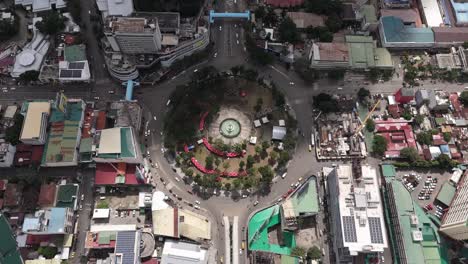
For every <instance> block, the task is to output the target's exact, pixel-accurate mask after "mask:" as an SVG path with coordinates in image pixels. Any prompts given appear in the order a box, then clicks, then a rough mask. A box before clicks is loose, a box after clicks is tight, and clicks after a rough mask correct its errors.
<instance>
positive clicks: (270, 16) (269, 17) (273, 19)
mask: <svg viewBox="0 0 468 264" xmlns="http://www.w3.org/2000/svg"><path fill="white" fill-rule="evenodd" d="M277 22H278V16H277V15H276V14H275V11H274V10H273V9H271V8H268V9H267V13H266V15H265V17H264V18H263V23H265V25H266V26H269V27H271V26H273V25H276V23H277Z"/></svg>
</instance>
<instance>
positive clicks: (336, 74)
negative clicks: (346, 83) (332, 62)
mask: <svg viewBox="0 0 468 264" xmlns="http://www.w3.org/2000/svg"><path fill="white" fill-rule="evenodd" d="M345 73H346V72H345V70H342V69H334V70H330V71H328V78H329V79H332V80H342V79H343V78H344V75H345Z"/></svg>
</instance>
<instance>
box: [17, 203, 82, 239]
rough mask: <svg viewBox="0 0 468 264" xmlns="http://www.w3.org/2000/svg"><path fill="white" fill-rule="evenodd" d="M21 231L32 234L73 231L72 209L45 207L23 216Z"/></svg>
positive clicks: (58, 233)
mask: <svg viewBox="0 0 468 264" xmlns="http://www.w3.org/2000/svg"><path fill="white" fill-rule="evenodd" d="M22 231H23V232H24V233H26V234H33V235H60V234H71V233H73V209H71V208H58V207H52V208H46V209H42V210H39V211H36V212H35V213H34V215H32V216H26V217H25V218H24V223H23V229H22Z"/></svg>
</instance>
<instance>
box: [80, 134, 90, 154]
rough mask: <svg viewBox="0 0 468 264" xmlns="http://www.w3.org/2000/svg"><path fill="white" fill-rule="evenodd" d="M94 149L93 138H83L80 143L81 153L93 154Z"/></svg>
mask: <svg viewBox="0 0 468 264" xmlns="http://www.w3.org/2000/svg"><path fill="white" fill-rule="evenodd" d="M92 148H93V138H90V137H89V138H82V139H81V142H80V153H88V152H91V150H92Z"/></svg>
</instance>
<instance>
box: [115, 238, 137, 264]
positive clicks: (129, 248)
mask: <svg viewBox="0 0 468 264" xmlns="http://www.w3.org/2000/svg"><path fill="white" fill-rule="evenodd" d="M136 232H137V231H121V232H118V233H117V241H116V244H115V254H122V257H121V259H122V260H121V261H122V262H120V263H122V264H134V263H135V262H134V261H135V250H134V249H135V239H136ZM138 246H139V245H138Z"/></svg>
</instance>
